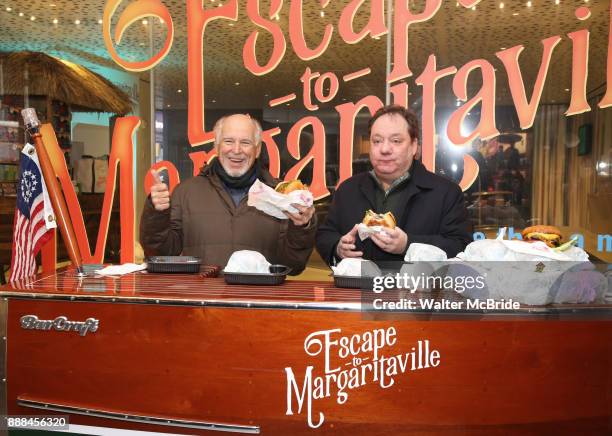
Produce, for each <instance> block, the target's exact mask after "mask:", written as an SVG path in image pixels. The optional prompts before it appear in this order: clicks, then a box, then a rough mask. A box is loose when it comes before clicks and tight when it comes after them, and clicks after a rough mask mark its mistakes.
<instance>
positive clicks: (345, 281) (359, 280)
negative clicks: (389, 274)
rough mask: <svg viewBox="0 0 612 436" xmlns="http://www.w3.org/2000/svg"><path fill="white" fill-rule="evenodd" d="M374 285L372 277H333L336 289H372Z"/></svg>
mask: <svg viewBox="0 0 612 436" xmlns="http://www.w3.org/2000/svg"><path fill="white" fill-rule="evenodd" d="M373 285H374V277H361V276H358V277H356V276H336V275H334V286H335V287H337V288H350V289H367V290H370V289H372V287H373Z"/></svg>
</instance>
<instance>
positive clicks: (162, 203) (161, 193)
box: [151, 170, 170, 212]
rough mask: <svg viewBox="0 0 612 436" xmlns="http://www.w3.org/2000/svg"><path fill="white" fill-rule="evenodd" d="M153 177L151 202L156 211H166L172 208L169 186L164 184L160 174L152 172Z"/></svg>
mask: <svg viewBox="0 0 612 436" xmlns="http://www.w3.org/2000/svg"><path fill="white" fill-rule="evenodd" d="M151 175H152V176H153V186H151V202H152V203H153V207H154V208H155V210H158V211H160V212H161V211H164V210H166V209H168V208H169V207H170V191H168V185H166V184H165V183H164V182H162V180H161V177H160V176H159V173H158V172H157V171H156V170H151Z"/></svg>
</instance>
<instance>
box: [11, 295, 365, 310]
mask: <svg viewBox="0 0 612 436" xmlns="http://www.w3.org/2000/svg"><path fill="white" fill-rule="evenodd" d="M0 296H2V297H4V298H6V297H9V298H18V299H21V300H55V301H93V302H100V303H123V304H126V303H129V304H157V305H165V306H192V307H232V308H244V309H290V310H293V309H306V310H343V311H345V310H352V311H355V312H361V309H362V308H361V301H359V302H352V303H351V302H329V303H320V302H311V301H306V302H295V301H294V302H284V301H244V300H202V299H197V300H195V299H181V300H178V299H175V298H163V297H161V298H160V297H156V298H153V297H150V298H147V297H124V296H121V297H117V296H107V295H58V294H39V293H24V292H0Z"/></svg>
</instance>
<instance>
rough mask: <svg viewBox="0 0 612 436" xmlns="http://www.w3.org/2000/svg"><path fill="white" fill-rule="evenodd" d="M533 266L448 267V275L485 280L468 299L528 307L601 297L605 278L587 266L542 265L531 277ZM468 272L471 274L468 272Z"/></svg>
mask: <svg viewBox="0 0 612 436" xmlns="http://www.w3.org/2000/svg"><path fill="white" fill-rule="evenodd" d="M536 265H537V262H503V263H497V262H472V263H469V264H463V263H457V264H455V265H451V267H450V269H449V271H448V275H451V276H453V275H454V276H466V275H473V276H474V277H476V276H482V277H485V278H486V287H485V288H484V289H476V288H471V289H467V290H466V291H465V292H464V293H463V295H464V296H465V297H468V298H479V299H483V298H493V299H495V300H501V299H506V300H509V299H511V300H514V301H518V302H520V303H523V304H529V305H545V304H550V303H590V302H593V301H595V300H598V299H600V298H602V297H603V295H604V294H605V292H606V290H607V287H608V286H607V283H606V278H605V277H604V276H603V274H601V273H599V272H597V271H595V270H594V269H593V268H594V267H593V265H592V264H590V263H589V262H582V263H577V262H546V266H545V267H544V269H543V270H542V271H541V272H539V273H534V269H535V267H536ZM470 271H471V272H470Z"/></svg>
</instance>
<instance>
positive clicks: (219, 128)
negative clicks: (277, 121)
mask: <svg viewBox="0 0 612 436" xmlns="http://www.w3.org/2000/svg"><path fill="white" fill-rule="evenodd" d="M234 115H244V116H245V117H249V119H250V120H251V123H253V130H254V131H255V135H254V136H255V145H259V144H260V142H261V134H262V128H261V124H259V121H257V120H256V119H255V118H253V117H252V116H251V115H249V114H238V113H236V114H230V115H224V116H222V117H221V118H219V119H218V120H217V122H216V123H215V126H214V127H213V131H214V132H215V145H219V144H220V143H221V131H222V130H223V123H224V122H225V120H226V119H228V118H229V117H233V116H234Z"/></svg>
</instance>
